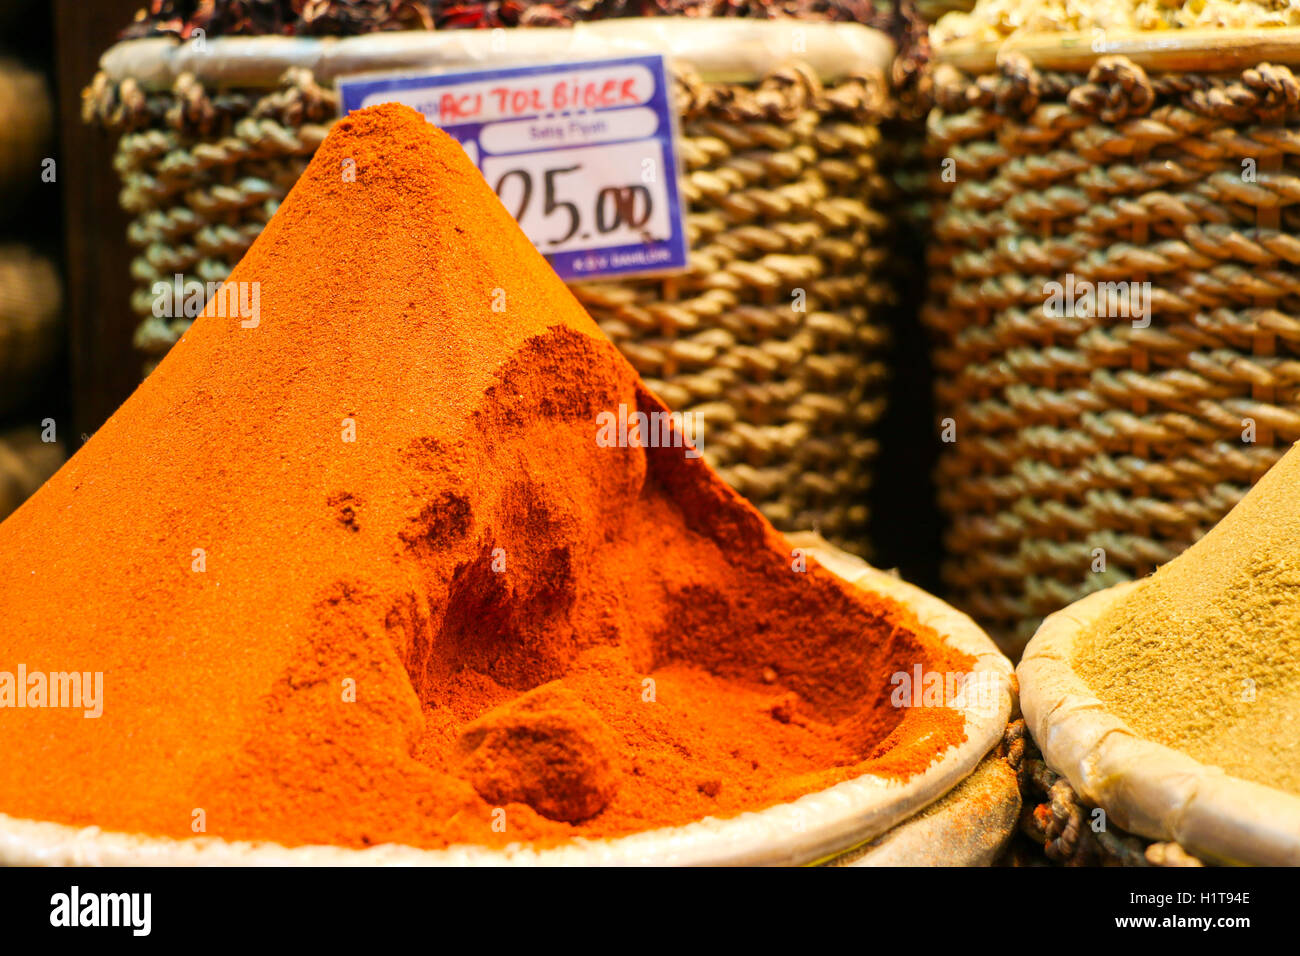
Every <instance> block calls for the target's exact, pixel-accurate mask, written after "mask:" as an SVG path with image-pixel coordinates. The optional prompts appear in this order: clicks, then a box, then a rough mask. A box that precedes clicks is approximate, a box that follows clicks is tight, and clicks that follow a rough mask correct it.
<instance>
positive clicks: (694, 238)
mask: <svg viewBox="0 0 1300 956" xmlns="http://www.w3.org/2000/svg"><path fill="white" fill-rule="evenodd" d="M792 30H800V31H802V32H801V34H800V41H799V43H798V44H795V45H794V46H793V48H795V49H800V48H801V47H802V48H803V49H804V51H805V52H804V53H803V54H802V55H801V57H800V58H799V59H798V60H797V61H796V60H791V59H790V54H789V51H790V49H792V44H791V31H792ZM495 32H496V33H498V34H500V33H501V32H502V31H495ZM485 33H486V31H482V32H473V31H471V32H464V31H460V32H456V33H451V34H447V33H441V34H438V33H433V34H431V33H406V34H383V35H371V36H363V37H353V38H347V39H342V40H304V39H296V40H287V39H281V38H266V37H263V38H252V39H247V38H244V39H219V40H215V41H209V42H208V44H207V50H206V52H205V53H204V54H203V55H201V56H190V57H189V58H186V56H185V51H184V49H183V48H181V47H176V46H174V45H172V44H171V43H170V41H165V40H141V41H134V42H132V43H126V44H119V46H118V47H115V48H114V49H113V50H110V51H109V52H108V53H107V54H106V55H105V57H104V60H103V61H102V63H101V67H102V69H101V72H100V73H99V74H98V75H97V76H96V78H95V80H94V83H93V85H92V86H91V87H90V89H89V90H87V92H86V95H85V100H84V110H85V115H86V117H87V119H88V120H91V121H93V122H97V123H99V124H102V125H104V126H106V127H108V128H110V129H113V130H119V131H121V132H123V133H124V135H123V136H122V138H121V142H120V146H119V150H118V154H117V159H116V165H117V168H118V170H119V172H120V174H121V176H122V179H123V190H122V204H123V206H124V207H125V208H126V209H127V210H128V211H129V212H130V213H131V215H132V216H133V217H134V218H133V221H132V223H131V226H130V231H129V239H130V241H131V243H132V244H133V245H135V246H136V247H138V248H139V249H140V254H139V256H138V257H137V258H136V260H135V263H134V267H133V272H134V278H135V280H136V282H137V284H138V288H137V293H136V295H135V298H134V302H133V305H134V308H135V310H136V312H137V313H138V314H139V315H140V316H141V318H142V322H141V325H140V327H139V329H138V331H137V335H136V344H137V345H138V346H139V348H140V349H141V350H142V351H144V352H145V353H146V355H147V356H149V359H150V364H153V363H154V362H156V361H157V358H158V357H159V356H161V354H163V353H164V352H165V351H166V350H167V349H168V348H169V347H170V345H171V344H172V343H173V342H174V341H175V340H176V339H177V338H178V337H179V335H180V334H181V333H182V332H183V331H184V329H185V327H186V325H187V322H186V320H180V321H172V322H165V321H163V320H161V319H157V318H154V317H153V316H152V314H151V304H152V293H151V291H150V290H151V288H152V286H153V283H154V282H156V281H158V280H160V279H167V280H169V279H170V278H171V277H172V276H173V275H175V274H177V273H181V274H184V275H185V276H186V277H187V278H191V277H193V278H197V279H199V280H201V281H203V282H208V281H213V280H221V279H223V278H225V276H226V275H227V273H228V272H229V271H230V268H231V267H232V266H233V265H234V264H235V263H236V262H237V261H238V260H239V258H240V256H241V255H242V254H243V252H244V250H246V249H247V248H248V246H249V244H250V243H251V242H252V241H253V239H255V238H256V237H257V235H258V233H259V231H260V230H261V229H262V227H263V225H264V224H265V223H266V221H267V219H268V218H269V217H270V216H271V214H272V213H273V212H274V210H275V208H276V206H277V204H278V203H279V201H280V200H281V199H282V198H283V197H284V195H285V194H286V192H287V191H288V189H289V188H290V187H291V186H292V185H293V183H294V181H295V180H296V179H297V178H298V175H299V174H300V173H301V171H302V169H303V168H304V166H305V164H306V163H307V161H308V160H309V159H310V157H311V155H312V153H313V151H314V150H315V149H316V147H317V146H318V145H319V143H320V142H321V140H322V139H323V137H324V136H325V134H326V132H327V130H328V127H329V125H330V124H331V122H333V120H334V118H335V116H336V112H337V108H338V107H337V97H336V94H335V92H334V89H333V86H332V82H333V79H334V76H335V75H338V74H339V73H343V72H355V71H359V70H377V69H389V70H392V69H397V68H408V67H413V66H416V65H421V64H422V65H429V64H437V65H440V66H447V65H451V64H455V63H465V62H475V61H476V60H477V58H478V56H479V54H478V53H476V52H475V51H474V49H473V48H474V47H475V46H477V47H479V48H483V47H484V44H483V43H479V42H477V41H487V40H488V37H487V36H485V35H484V34H485ZM504 33H505V34H506V36H505V37H504V39H505V40H507V41H508V42H506V43H502V42H501V40H502V39H503V38H502V37H500V36H498V37H496V38H495V42H496V46H495V47H494V48H493V51H492V53H491V54H490V56H491V58H492V59H491V62H494V63H496V62H503V61H504V62H509V61H512V60H513V61H516V62H517V61H519V59H520V58H526V56H527V53H526V52H520V51H521V50H525V49H527V50H532V51H533V54H534V55H536V56H540V57H542V58H556V57H557V56H558V55H559V54H561V53H563V52H564V51H577V52H585V53H586V54H587V55H588V56H589V55H591V53H592V52H593V51H594V50H606V51H608V50H609V49H617V50H618V51H620V52H628V51H632V52H639V51H640V49H646V48H652V49H668V50H669V52H670V53H671V54H672V55H673V57H674V60H673V63H674V71H675V74H676V99H677V103H678V106H679V109H680V116H681V128H682V143H683V149H682V162H683V193H684V195H685V198H686V202H687V204H688V230H689V236H690V243H691V250H692V253H691V265H690V271H689V272H688V273H687V274H685V275H680V276H676V277H673V278H670V279H659V280H628V281H617V282H607V283H592V284H583V285H575V286H574V292H575V293H576V294H577V295H578V297H579V298H580V299H581V300H582V301H583V303H584V304H585V305H586V306H587V308H588V309H589V310H590V311H591V313H592V315H593V316H594V317H595V318H596V319H597V321H598V322H599V323H600V324H601V326H602V327H603V328H604V329H605V331H606V332H607V333H608V334H609V335H610V337H611V338H612V339H613V340H614V342H615V343H617V345H618V346H619V347H620V348H621V349H622V350H623V352H624V354H625V355H627V356H628V358H629V359H630V360H631V361H632V363H633V364H634V365H635V366H636V368H637V369H638V371H639V372H640V373H641V374H642V376H643V377H644V378H645V379H646V381H647V382H648V384H649V385H650V387H651V388H652V389H654V390H655V391H656V392H658V393H659V395H660V396H661V397H662V398H663V399H664V400H665V401H666V402H667V403H668V404H669V405H670V406H672V407H674V408H676V409H679V410H682V411H695V412H698V413H700V414H702V415H703V416H704V422H705V426H706V428H707V440H706V441H705V443H704V448H705V455H706V457H707V458H709V459H710V461H711V463H712V464H713V465H714V466H715V467H716V468H717V469H718V470H719V471H720V472H721V473H722V475H723V476H724V477H725V478H726V480H728V481H729V482H730V483H731V484H732V486H733V487H735V488H737V489H738V490H739V491H741V492H742V493H743V494H745V495H746V496H748V497H749V498H750V499H751V500H752V501H754V502H755V503H756V504H758V505H759V507H760V508H761V509H762V510H763V512H764V513H765V514H766V515H767V517H768V518H769V519H771V520H772V521H773V522H774V523H775V524H776V525H777V526H778V527H781V528H783V529H793V528H797V527H805V528H806V527H812V528H816V529H818V530H820V531H821V532H822V533H823V534H824V535H825V536H826V537H827V538H828V539H830V540H832V541H834V542H835V543H836V544H839V545H841V546H843V547H847V548H849V549H850V550H855V551H859V552H861V551H863V550H865V545H866V523H867V507H866V503H865V494H866V491H867V488H868V486H869V484H870V477H871V471H872V458H873V456H874V454H875V452H876V443H875V440H874V439H873V436H872V433H871V429H872V425H873V424H874V422H875V421H876V420H877V418H878V417H879V415H880V413H881V410H882V405H883V398H882V394H883V392H882V384H883V378H884V373H885V361H884V351H883V350H884V347H885V343H886V332H885V328H884V325H883V321H882V319H881V317H880V315H879V314H878V313H877V312H876V311H875V307H876V306H877V305H878V304H880V303H882V302H883V301H885V300H887V299H888V298H889V296H890V295H891V288H890V286H889V284H888V281H887V279H888V277H887V275H885V274H884V273H885V272H886V270H884V269H882V268H880V266H881V262H882V259H883V256H884V249H885V248H886V245H887V244H886V243H885V242H884V241H883V240H882V238H881V237H882V235H883V232H884V230H885V227H886V221H885V218H884V217H883V216H882V215H881V213H880V207H881V203H882V198H881V197H882V196H883V194H884V193H885V192H887V190H888V189H889V188H890V187H889V184H888V183H887V181H886V179H885V177H884V176H882V175H881V174H880V173H879V170H878V166H877V163H878V158H877V149H878V146H879V142H880V135H879V130H878V128H877V121H878V120H879V119H880V118H881V116H882V115H883V113H884V112H885V110H886V109H887V107H888V99H887V96H886V86H885V81H884V73H885V70H886V68H887V67H888V63H889V57H890V49H891V47H890V44H889V42H888V40H887V39H886V38H885V37H884V36H883V34H879V33H876V32H875V31H871V30H868V29H867V28H865V27H862V26H859V25H857V24H811V23H810V24H802V25H796V24H791V23H782V22H756V21H734V20H733V21H698V20H696V21H689V22H686V23H683V22H682V21H676V20H672V19H664V20H652V21H638V22H629V21H608V22H602V23H595V24H580V25H579V26H578V27H575V28H573V29H572V30H569V29H565V30H509V31H504ZM615 34H617V45H616V46H615V45H612V44H613V42H614V41H612V40H611V39H610V37H611V36H613V35H615ZM258 44H260V46H259V45H258ZM452 44H454V45H455V50H454V52H451V53H449V52H448V47H449V46H450V45H452ZM646 44H649V47H647V46H646ZM516 47H518V49H516ZM546 47H551V48H553V49H551V50H549V51H546V50H545V49H544V48H546ZM539 50H541V51H542V53H544V54H545V55H544V56H543V55H542V53H539ZM376 51H378V52H376ZM796 289H803V290H804V292H805V294H806V311H802V312H801V311H796V310H795V309H794V308H792V303H793V302H794V292H795V290H796Z"/></svg>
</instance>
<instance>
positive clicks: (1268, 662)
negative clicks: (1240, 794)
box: [1074, 448, 1300, 793]
mask: <svg viewBox="0 0 1300 956" xmlns="http://www.w3.org/2000/svg"><path fill="white" fill-rule="evenodd" d="M1074 667H1075V671H1076V672H1077V673H1078V674H1079V675H1080V676H1081V677H1082V678H1083V680H1084V682H1085V683H1087V684H1088V685H1089V686H1090V687H1091V688H1092V689H1093V691H1095V692H1096V694H1097V696H1098V697H1099V698H1100V699H1101V700H1102V702H1103V703H1105V704H1107V705H1108V706H1109V707H1111V708H1112V709H1113V710H1114V712H1115V713H1116V714H1117V715H1118V716H1119V717H1121V718H1122V719H1124V720H1125V721H1126V722H1128V724H1129V725H1130V726H1131V727H1132V728H1133V729H1134V730H1135V731H1137V732H1138V733H1139V734H1141V735H1142V736H1144V737H1147V738H1149V739H1151V740H1154V741H1156V742H1158V743H1162V744H1166V745H1168V746H1170V747H1174V748H1176V749H1178V750H1182V751H1184V752H1186V753H1188V754H1190V755H1191V756H1192V757H1195V758H1196V759H1198V760H1200V761H1202V762H1203V763H1208V764H1213V765H1217V766H1219V767H1222V768H1223V769H1224V770H1226V771H1227V772H1228V773H1230V774H1233V775H1234V776H1238V777H1243V778H1245V779H1247V780H1253V781H1255V782H1257V783H1262V784H1266V785H1268V786H1274V787H1278V788H1281V789H1284V790H1289V791H1291V792H1293V793H1300V452H1298V451H1297V450H1296V449H1295V448H1292V449H1291V451H1289V452H1287V454H1286V455H1285V456H1284V457H1283V458H1282V460H1281V461H1280V462H1278V463H1277V464H1276V465H1274V466H1273V468H1272V469H1271V470H1270V471H1269V472H1268V473H1267V474H1266V475H1265V476H1264V477H1263V479H1261V480H1260V482H1259V484H1257V485H1256V486H1255V487H1254V488H1252V489H1251V491H1250V492H1249V493H1248V494H1247V495H1246V497H1245V498H1243V499H1242V500H1241V501H1240V502H1239V503H1238V504H1237V506H1236V507H1235V508H1233V509H1232V511H1230V512H1229V513H1228V514H1227V515H1226V516H1225V517H1224V518H1223V520H1222V521H1220V522H1219V524H1218V525H1216V526H1215V527H1214V528H1213V529H1212V530H1211V531H1210V532H1209V533H1208V534H1207V535H1206V536H1205V537H1204V538H1202V539H1201V540H1200V541H1198V542H1197V543H1196V544H1194V545H1192V547H1190V548H1188V549H1187V551H1185V552H1184V553H1183V554H1181V555H1179V556H1178V557H1177V558H1175V559H1174V560H1173V561H1171V562H1169V564H1167V565H1165V566H1164V567H1162V568H1160V570H1158V571H1157V572H1156V573H1155V574H1154V575H1153V576H1152V577H1150V578H1148V579H1147V580H1146V581H1144V582H1142V584H1141V585H1140V586H1139V587H1138V588H1136V589H1135V590H1134V591H1133V592H1132V593H1131V594H1130V595H1129V596H1127V597H1126V598H1125V599H1124V600H1123V601H1121V602H1120V603H1118V604H1117V605H1115V606H1114V607H1112V608H1111V609H1110V610H1109V612H1108V613H1106V614H1105V615H1103V617H1102V618H1101V619H1100V620H1098V621H1097V622H1096V624H1095V625H1094V626H1093V627H1092V628H1091V629H1090V630H1089V631H1087V632H1086V633H1085V634H1083V635H1082V636H1081V638H1080V640H1079V642H1078V644H1077V645H1076V650H1075V661H1074Z"/></svg>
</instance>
